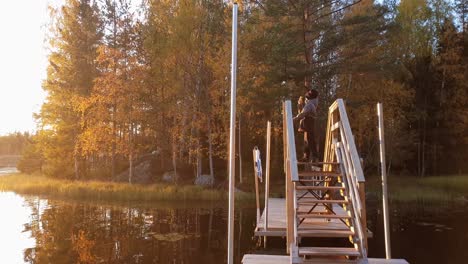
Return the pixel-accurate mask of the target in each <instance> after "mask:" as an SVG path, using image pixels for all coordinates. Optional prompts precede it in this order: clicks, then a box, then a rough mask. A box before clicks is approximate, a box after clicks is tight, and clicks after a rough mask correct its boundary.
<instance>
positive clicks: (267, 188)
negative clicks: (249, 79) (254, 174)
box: [263, 121, 271, 247]
mask: <svg viewBox="0 0 468 264" xmlns="http://www.w3.org/2000/svg"><path fill="white" fill-rule="evenodd" d="M266 145H267V150H266V165H265V167H266V168H265V169H266V175H265V209H264V210H263V214H264V215H265V223H264V224H265V226H264V229H265V231H268V201H269V198H270V158H271V157H270V150H271V122H270V121H268V123H267V144H266ZM266 241H267V237H266V236H264V237H263V245H264V246H265V247H266Z"/></svg>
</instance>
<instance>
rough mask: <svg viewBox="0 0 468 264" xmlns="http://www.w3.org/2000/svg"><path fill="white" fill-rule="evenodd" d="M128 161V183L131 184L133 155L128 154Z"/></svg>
mask: <svg viewBox="0 0 468 264" xmlns="http://www.w3.org/2000/svg"><path fill="white" fill-rule="evenodd" d="M128 161H129V164H130V167H129V169H128V183H130V184H132V179H133V154H132V153H130V155H129V156H128Z"/></svg>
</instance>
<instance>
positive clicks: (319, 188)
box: [296, 185, 345, 191]
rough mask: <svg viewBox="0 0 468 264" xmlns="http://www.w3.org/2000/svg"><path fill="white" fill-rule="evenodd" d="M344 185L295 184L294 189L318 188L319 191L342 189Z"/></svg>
mask: <svg viewBox="0 0 468 264" xmlns="http://www.w3.org/2000/svg"><path fill="white" fill-rule="evenodd" d="M344 189H345V187H343V186H309V185H307V186H296V190H319V191H327V190H338V191H339V190H344Z"/></svg>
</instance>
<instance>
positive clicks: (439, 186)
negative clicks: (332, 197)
mask: <svg viewBox="0 0 468 264" xmlns="http://www.w3.org/2000/svg"><path fill="white" fill-rule="evenodd" d="M366 186H367V187H366V188H367V191H368V192H369V193H371V194H373V195H376V196H378V198H379V199H380V198H381V193H382V187H381V179H380V178H379V177H375V178H372V179H370V180H368V181H367V183H366ZM388 194H389V198H390V200H391V201H395V202H416V201H422V202H468V198H467V196H468V175H456V176H433V177H425V178H417V177H388Z"/></svg>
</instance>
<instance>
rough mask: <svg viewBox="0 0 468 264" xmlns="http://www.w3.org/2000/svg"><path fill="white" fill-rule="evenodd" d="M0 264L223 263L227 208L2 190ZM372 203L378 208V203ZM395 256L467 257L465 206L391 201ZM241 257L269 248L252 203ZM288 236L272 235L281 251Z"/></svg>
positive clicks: (240, 241)
mask: <svg viewBox="0 0 468 264" xmlns="http://www.w3.org/2000/svg"><path fill="white" fill-rule="evenodd" d="M0 206H1V208H2V212H3V213H2V217H0V234H1V235H0V245H1V247H0V263H6V264H9V263H79V262H80V263H171V264H189V263H204V264H214V263H217V264H219V263H225V262H226V245H227V241H226V236H227V228H226V225H227V222H226V220H227V208H225V207H223V205H219V204H218V205H216V204H196V205H194V204H183V203H173V204H99V203H87V202H83V203H80V202H76V201H75V202H73V201H60V200H51V199H43V198H39V197H34V196H21V195H17V194H14V193H0ZM370 207H371V208H372V207H374V208H376V207H377V204H375V205H372V204H370ZM393 210H394V213H393V216H392V225H393V232H392V236H393V237H392V239H393V241H392V242H393V243H392V244H393V245H392V246H393V248H392V249H393V255H394V257H404V258H406V259H407V260H408V261H410V263H412V264H414V263H416V264H432V263H437V264H441V263H468V248H467V246H468V209H467V208H461V209H460V208H459V207H457V209H450V211H447V210H439V209H434V207H431V206H425V205H419V206H415V205H412V206H407V205H393ZM236 212H237V215H236V237H235V241H236V242H235V253H236V263H240V259H241V256H242V255H244V254H246V253H252V252H265V251H263V250H260V249H257V248H256V241H255V240H253V239H252V235H253V227H254V223H255V209H254V208H238V209H237V210H236ZM370 215H372V217H370V218H369V227H370V228H371V229H373V231H374V238H373V239H371V240H369V243H370V245H369V246H370V256H372V257H383V256H384V247H383V228H382V223H381V222H382V221H381V220H380V219H381V215H379V212H378V211H377V209H371V210H370ZM283 245H284V241H282V240H281V239H273V240H269V248H270V249H269V251H267V252H273V253H279V254H280V253H283Z"/></svg>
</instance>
